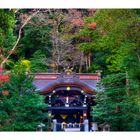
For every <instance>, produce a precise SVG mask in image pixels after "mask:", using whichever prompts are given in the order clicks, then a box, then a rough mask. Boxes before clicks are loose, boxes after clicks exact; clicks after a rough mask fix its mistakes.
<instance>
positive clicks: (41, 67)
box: [30, 50, 47, 72]
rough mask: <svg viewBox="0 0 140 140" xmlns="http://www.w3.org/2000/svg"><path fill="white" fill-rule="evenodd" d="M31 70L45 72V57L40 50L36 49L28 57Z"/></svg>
mask: <svg viewBox="0 0 140 140" xmlns="http://www.w3.org/2000/svg"><path fill="white" fill-rule="evenodd" d="M30 61H31V71H32V72H46V71H47V58H46V56H45V54H43V53H42V52H41V50H38V51H36V52H35V53H34V54H33V56H32V57H31V58H30Z"/></svg>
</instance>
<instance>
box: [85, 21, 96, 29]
mask: <svg viewBox="0 0 140 140" xmlns="http://www.w3.org/2000/svg"><path fill="white" fill-rule="evenodd" d="M87 26H88V28H89V29H95V27H96V22H91V23H89V24H88V25H87Z"/></svg>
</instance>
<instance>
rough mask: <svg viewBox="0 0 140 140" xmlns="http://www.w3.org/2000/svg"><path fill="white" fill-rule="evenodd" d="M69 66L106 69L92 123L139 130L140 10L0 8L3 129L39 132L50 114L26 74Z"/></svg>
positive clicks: (79, 70)
mask: <svg viewBox="0 0 140 140" xmlns="http://www.w3.org/2000/svg"><path fill="white" fill-rule="evenodd" d="M68 66H69V67H72V68H73V69H74V71H75V72H77V73H95V72H96V71H97V70H100V71H102V72H101V81H100V82H99V84H98V88H99V90H98V91H97V95H96V105H95V106H93V107H92V110H91V112H90V114H91V115H92V116H93V121H95V122H97V123H99V124H102V123H109V124H110V125H111V131H140V10H139V9H0V76H1V77H0V131H35V130H36V126H37V125H38V124H39V123H40V122H42V120H43V119H44V118H45V116H46V115H47V116H48V117H49V115H48V114H47V112H45V111H44V109H45V108H46V106H47V105H46V104H45V103H44V101H43V100H44V99H43V97H42V96H41V95H39V93H38V92H36V91H35V87H34V86H33V85H32V79H33V77H30V76H28V74H29V73H39V72H48V73H58V72H59V73H60V72H62V71H63V69H64V68H65V67H68ZM2 75H8V76H9V77H10V78H9V81H8V82H3V81H2ZM100 89H103V90H100ZM27 99H28V100H27ZM25 102H26V104H25ZM45 130H47V124H46V128H45Z"/></svg>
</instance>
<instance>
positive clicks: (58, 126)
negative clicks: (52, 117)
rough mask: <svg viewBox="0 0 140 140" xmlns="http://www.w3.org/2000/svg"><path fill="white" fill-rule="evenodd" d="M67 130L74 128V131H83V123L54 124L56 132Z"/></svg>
mask: <svg viewBox="0 0 140 140" xmlns="http://www.w3.org/2000/svg"><path fill="white" fill-rule="evenodd" d="M69 128H73V129H74V128H75V129H76V130H77V129H79V130H80V131H84V123H76V124H73V123H68V124H63V123H56V130H57V131H65V130H66V129H69Z"/></svg>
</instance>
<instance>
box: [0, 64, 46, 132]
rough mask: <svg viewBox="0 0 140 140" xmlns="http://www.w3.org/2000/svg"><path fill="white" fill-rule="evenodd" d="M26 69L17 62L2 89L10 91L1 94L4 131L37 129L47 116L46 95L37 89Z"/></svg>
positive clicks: (0, 128) (1, 125)
mask: <svg viewBox="0 0 140 140" xmlns="http://www.w3.org/2000/svg"><path fill="white" fill-rule="evenodd" d="M25 71H26V67H25V65H23V64H21V62H18V63H16V66H15V68H14V70H13V72H12V73H11V75H10V79H9V81H8V82H7V83H5V84H4V86H3V88H2V89H1V92H2V91H4V90H7V91H8V92H9V93H8V95H3V94H0V120H1V121H0V130H2V131H35V130H36V127H37V125H39V124H40V123H41V122H43V120H44V119H46V118H47V113H46V107H47V105H46V104H45V103H44V97H43V96H41V95H40V94H39V93H38V92H36V91H35V87H34V86H33V85H32V77H30V76H29V75H26V74H25ZM2 93H3V92H2ZM46 126H47V124H46Z"/></svg>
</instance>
